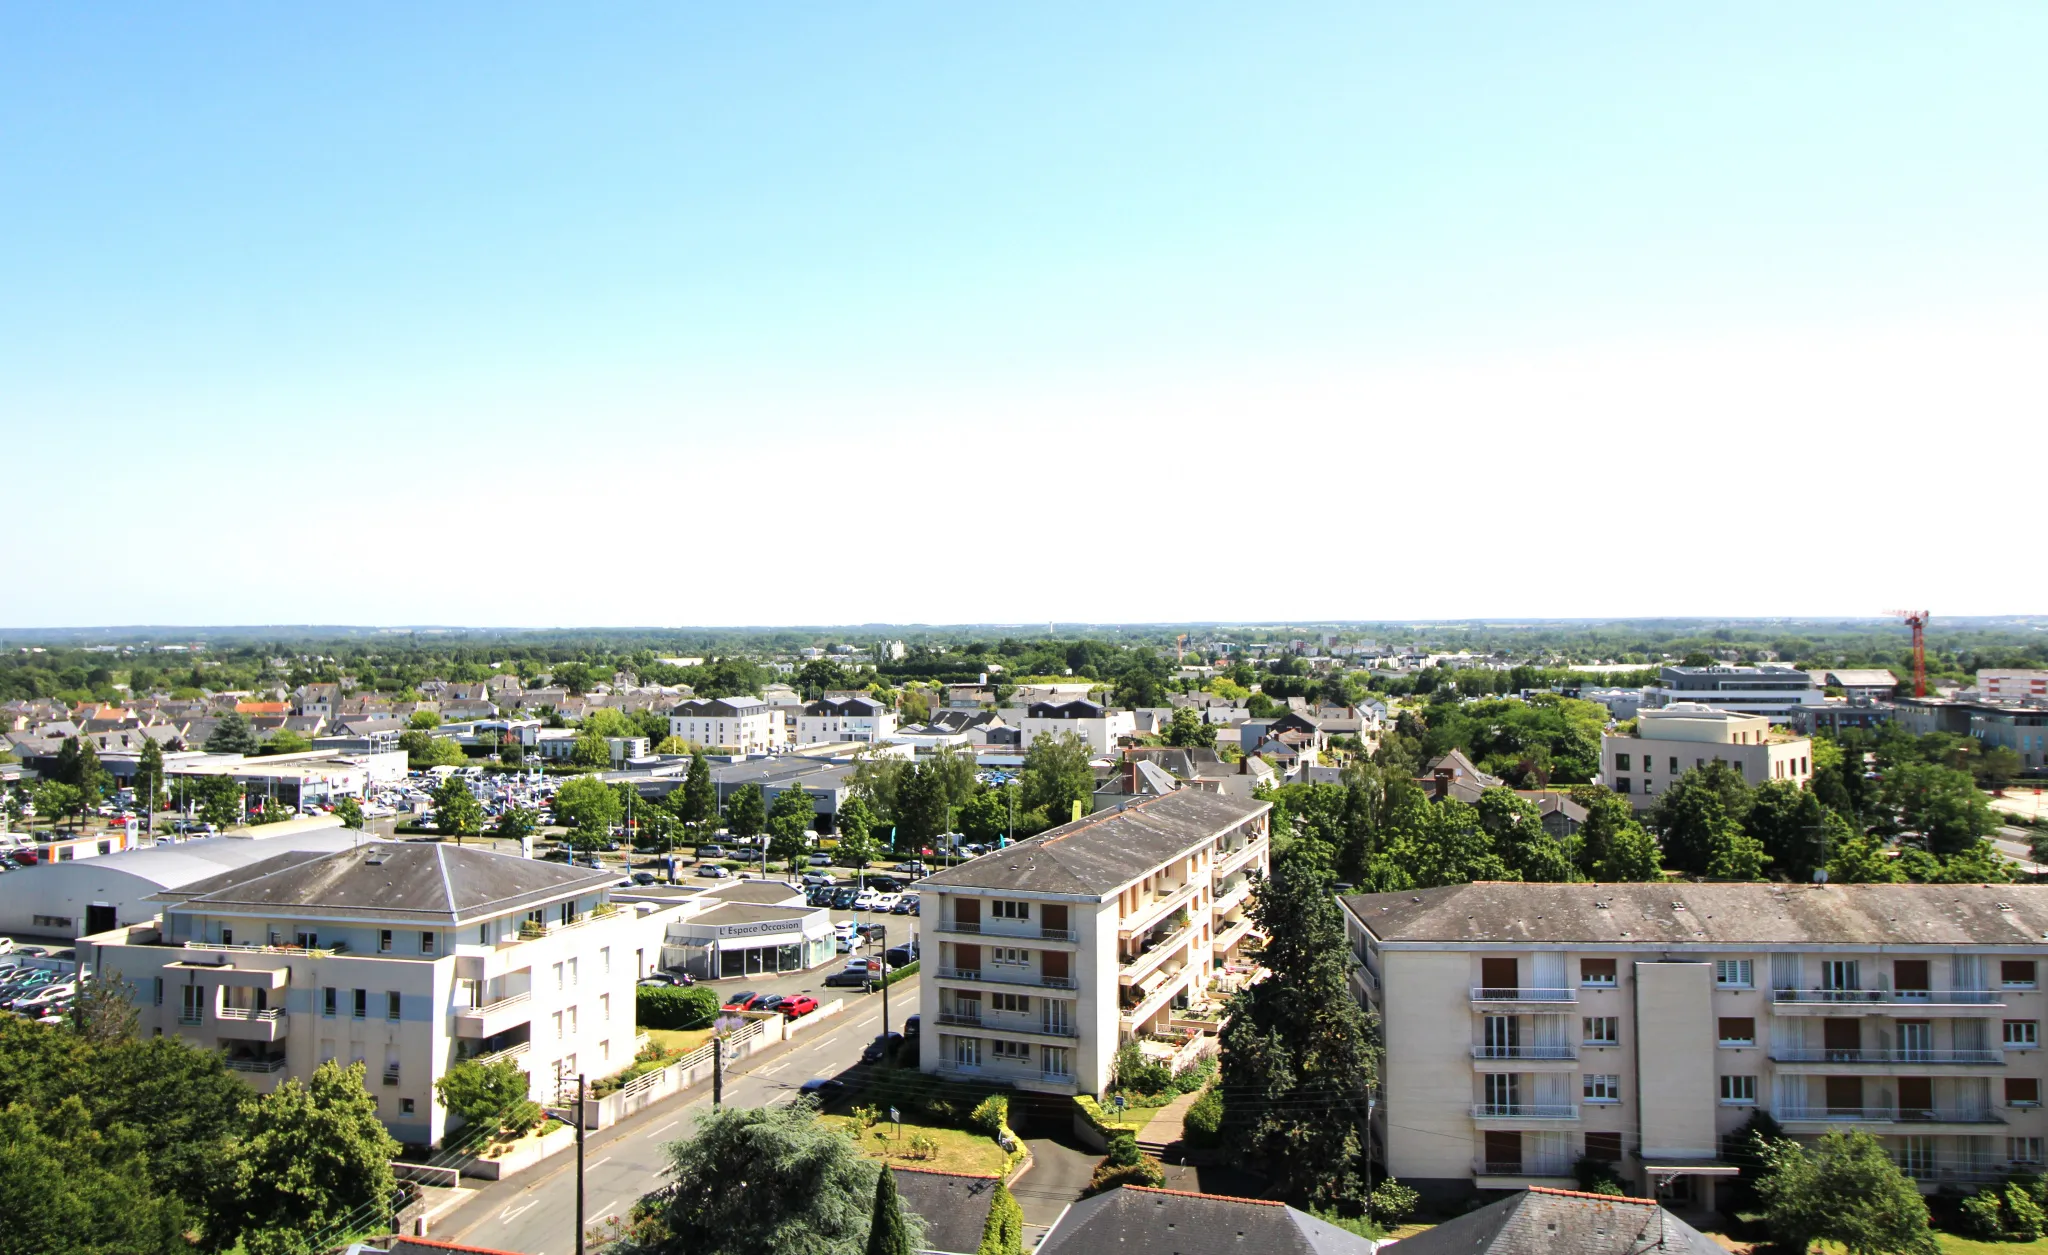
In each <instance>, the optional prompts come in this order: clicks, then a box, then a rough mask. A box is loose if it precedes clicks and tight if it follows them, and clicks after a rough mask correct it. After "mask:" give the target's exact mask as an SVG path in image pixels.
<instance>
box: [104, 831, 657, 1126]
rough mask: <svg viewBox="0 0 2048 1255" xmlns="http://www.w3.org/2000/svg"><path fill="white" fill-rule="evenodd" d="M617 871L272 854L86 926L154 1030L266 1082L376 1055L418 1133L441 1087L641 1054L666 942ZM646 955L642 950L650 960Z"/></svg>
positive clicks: (449, 855)
mask: <svg viewBox="0 0 2048 1255" xmlns="http://www.w3.org/2000/svg"><path fill="white" fill-rule="evenodd" d="M615 879H616V877H615V875H614V874H613V873H611V872H603V871H592V870H590V869H588V868H571V867H565V866H562V865H560V864H555V863H544V862H537V861H532V860H527V859H521V858H514V857H510V856H507V855H501V854H494V853H491V852H489V851H486V850H479V849H465V848H459V847H456V846H451V845H444V844H411V843H385V842H369V843H366V844H364V845H362V846H361V847H360V848H357V849H351V850H344V851H340V852H337V853H332V854H311V853H304V852H301V853H293V854H284V855H280V856H278V857H275V858H271V859H266V860H263V861H262V862H259V863H255V864H252V865H250V866H248V867H244V868H240V869H237V870H236V871H233V872H229V873H226V874H223V875H220V876H216V877H211V878H209V879H206V880H201V881H197V882H194V883H191V884H187V885H183V886H181V887H180V888H178V889H177V890H175V891H171V892H168V893H165V894H162V895H159V898H158V900H159V901H161V902H162V903H163V904H164V905H163V914H162V915H161V916H159V917H157V918H156V919H155V920H152V921H151V922H150V923H148V924H141V925H131V926H127V927H122V928H117V929H114V930H111V931H108V932H104V933H97V934H94V935H92V936H89V937H85V938H82V939H81V940H80V942H79V947H80V950H81V957H84V952H85V951H86V950H87V948H88V947H89V948H90V952H91V962H92V964H93V967H94V968H95V970H97V971H101V972H106V973H109V974H111V975H115V976H118V977H120V978H121V979H123V980H125V981H126V982H128V984H129V985H130V986H132V987H133V988H134V990H135V991H136V993H135V998H136V1001H137V1003H138V1007H139V1010H140V1013H141V1028H142V1030H143V1031H144V1032H146V1033H150V1034H155V1035H163V1036H171V1035H176V1036H179V1037H183V1038H186V1039H187V1040H189V1041H191V1042H193V1043H194V1044H196V1045H199V1046H202V1047H205V1048H207V1049H221V1050H224V1051H226V1052H227V1058H228V1066H229V1067H231V1068H233V1069H235V1070H236V1071H238V1072H242V1073H244V1074H245V1075H246V1077H247V1079H248V1080H249V1081H250V1082H251V1083H253V1084H255V1085H256V1086H257V1087H258V1088H261V1089H265V1090H268V1089H271V1088H273V1087H275V1085H276V1084H277V1083H278V1082H279V1081H280V1080H282V1079H283V1078H285V1077H297V1078H299V1079H300V1080H305V1079H307V1078H309V1077H311V1076H312V1074H313V1071H314V1070H315V1069H316V1068H318V1067H319V1066H320V1065H321V1064H322V1063H325V1062H327V1061H328V1060H330V1059H335V1060H339V1061H341V1062H342V1063H356V1062H360V1063H363V1064H364V1065H366V1067H367V1069H368V1076H367V1078H366V1079H367V1084H368V1086H369V1089H370V1094H371V1096H372V1097H373V1098H374V1099H376V1102H377V1113H378V1115H379V1117H380V1118H381V1119H382V1120H383V1121H384V1124H385V1126H386V1127H387V1128H389V1129H390V1130H391V1132H392V1135H393V1136H395V1137H397V1138H398V1139H399V1140H400V1141H404V1142H408V1143H413V1144H417V1145H432V1144H435V1143H438V1142H440V1141H441V1139H442V1138H443V1136H444V1135H445V1134H446V1133H447V1132H448V1124H447V1112H446V1110H445V1109H444V1108H443V1107H441V1106H440V1104H439V1102H438V1101H437V1098H436V1095H435V1090H434V1083H435V1082H436V1081H438V1080H440V1078H441V1077H442V1076H443V1075H445V1074H446V1073H447V1071H448V1069H449V1068H450V1067H452V1066H453V1065H454V1064H456V1063H457V1062H460V1061H462V1060H464V1059H470V1058H486V1059H513V1060H516V1061H517V1062H518V1064H519V1066H520V1068H521V1069H522V1070H524V1071H525V1072H526V1074H527V1076H528V1078H529V1080H530V1083H531V1093H532V1095H533V1096H534V1097H535V1098H538V1099H542V1100H545V1101H549V1102H552V1101H555V1100H556V1098H557V1096H558V1093H559V1092H560V1090H561V1087H562V1086H564V1085H565V1084H567V1085H571V1086H573V1084H574V1082H575V1078H576V1076H577V1075H578V1074H579V1073H582V1074H586V1075H588V1076H591V1077H598V1076H605V1075H609V1074H610V1073H613V1072H616V1071H618V1070H620V1069H621V1068H624V1067H626V1066H627V1065H629V1064H631V1063H632V1061H633V1053H634V1046H633V1042H634V1037H635V1033H636V1030H635V1024H634V1005H633V987H634V981H635V980H636V979H637V978H638V976H639V975H640V974H641V971H642V967H643V964H644V963H645V962H646V960H647V959H649V958H652V957H653V954H654V953H655V951H653V950H650V942H651V945H652V947H655V948H658V946H659V944H660V939H659V932H658V931H655V930H652V929H649V928H647V927H644V926H642V924H641V917H640V916H639V914H638V913H637V912H634V911H628V910H619V909H617V908H615V907H613V906H612V904H611V903H610V901H609V899H608V889H609V887H610V885H611V883H612V881H613V880H615ZM636 952H639V953H638V954H637V955H636Z"/></svg>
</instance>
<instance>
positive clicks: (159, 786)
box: [135, 737, 164, 813]
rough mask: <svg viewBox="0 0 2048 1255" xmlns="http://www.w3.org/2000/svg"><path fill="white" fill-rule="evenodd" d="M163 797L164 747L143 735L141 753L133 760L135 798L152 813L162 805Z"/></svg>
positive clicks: (146, 810)
mask: <svg viewBox="0 0 2048 1255" xmlns="http://www.w3.org/2000/svg"><path fill="white" fill-rule="evenodd" d="M163 797H164V747H163V746H161V745H158V744H157V743H156V741H155V739H154V738H151V737H144V738H143V740H142V754H141V756H140V757H138V758H137V759H136V760H135V800H136V801H137V802H138V803H140V804H141V806H142V808H143V810H144V811H145V812H150V813H154V812H155V811H156V810H157V809H158V808H159V807H161V806H162V805H163Z"/></svg>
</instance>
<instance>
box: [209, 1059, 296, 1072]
mask: <svg viewBox="0 0 2048 1255" xmlns="http://www.w3.org/2000/svg"><path fill="white" fill-rule="evenodd" d="M223 1062H224V1063H226V1064H227V1065H228V1069H229V1071H233V1072H282V1071H284V1056H283V1055H273V1056H270V1057H267V1058H262V1059H232V1058H231V1059H226V1060H223Z"/></svg>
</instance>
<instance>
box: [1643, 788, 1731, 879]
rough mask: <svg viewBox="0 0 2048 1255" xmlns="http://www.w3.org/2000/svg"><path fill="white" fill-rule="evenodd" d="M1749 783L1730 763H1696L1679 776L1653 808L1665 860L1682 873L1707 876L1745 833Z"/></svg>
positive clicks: (1653, 817) (1652, 813)
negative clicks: (1736, 837) (1709, 869)
mask: <svg viewBox="0 0 2048 1255" xmlns="http://www.w3.org/2000/svg"><path fill="white" fill-rule="evenodd" d="M1749 805H1750V794H1749V786H1748V785H1747V784H1745V783H1744V782H1743V779H1742V773H1741V772H1739V771H1737V770H1735V769H1734V768H1733V767H1730V766H1729V765H1728V764H1726V763H1722V762H1713V763H1708V764H1707V765H1706V766H1704V767H1695V768H1693V769H1692V770H1690V771H1688V772H1686V773H1685V774H1684V775H1681V776H1680V777H1678V779H1677V780H1676V781H1675V782H1673V784H1672V785H1671V787H1670V788H1668V789H1666V790H1665V791H1664V793H1663V796H1661V797H1659V798H1658V799H1657V802H1656V805H1655V806H1653V807H1652V808H1651V810H1650V822H1651V823H1652V824H1654V825H1655V826H1656V829H1657V832H1658V834H1659V835H1660V836H1662V838H1663V844H1664V859H1665V861H1666V862H1667V863H1669V864H1670V865H1671V866H1673V867H1675V868H1677V869H1678V870H1679V871H1682V872H1686V873H1688V874H1690V875H1694V876H1705V875H1708V874H1709V872H1708V868H1710V867H1711V866H1713V864H1714V860H1715V859H1716V858H1717V857H1721V856H1723V855H1724V854H1725V853H1727V852H1728V850H1729V847H1730V838H1731V837H1733V836H1736V835H1740V834H1741V831H1742V827H1741V826H1742V821H1743V819H1744V817H1745V816H1747V815H1748V813H1749Z"/></svg>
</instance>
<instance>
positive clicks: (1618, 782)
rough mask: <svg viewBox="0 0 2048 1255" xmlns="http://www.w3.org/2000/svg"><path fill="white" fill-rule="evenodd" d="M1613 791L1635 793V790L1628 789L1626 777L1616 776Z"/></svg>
mask: <svg viewBox="0 0 2048 1255" xmlns="http://www.w3.org/2000/svg"><path fill="white" fill-rule="evenodd" d="M1614 791H1615V792H1616V793H1633V792H1635V790H1633V789H1631V788H1629V787H1628V777H1627V776H1616V777H1615V778H1614Z"/></svg>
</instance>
